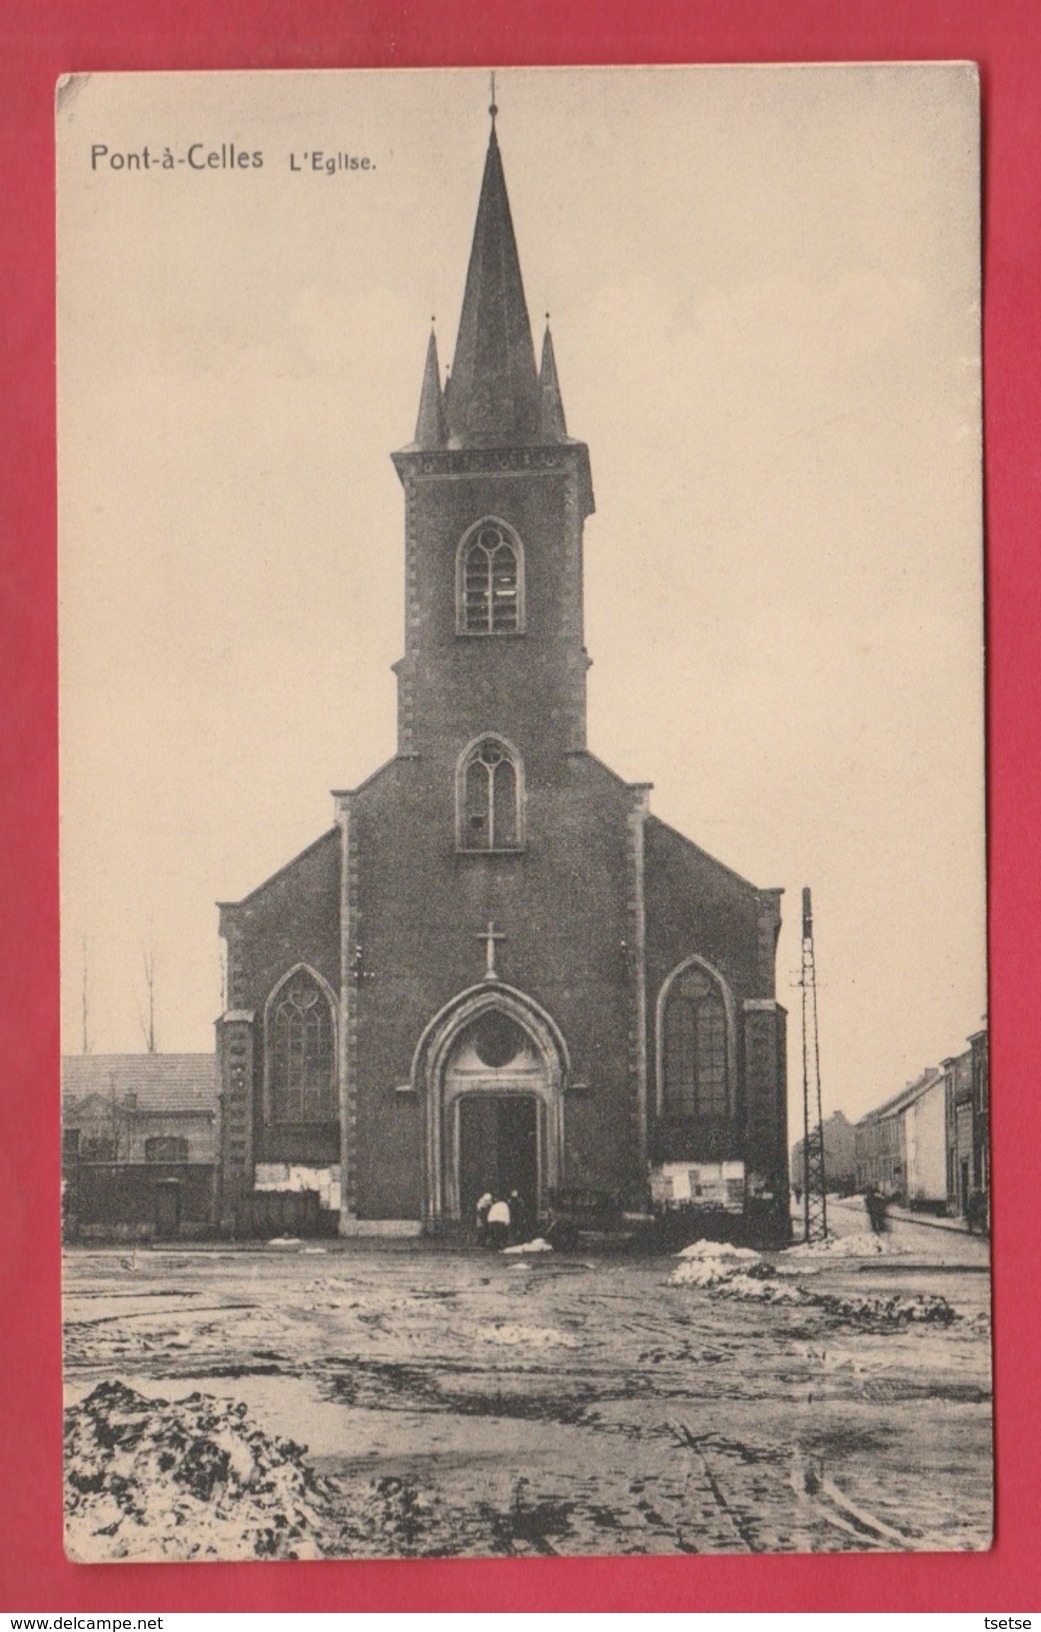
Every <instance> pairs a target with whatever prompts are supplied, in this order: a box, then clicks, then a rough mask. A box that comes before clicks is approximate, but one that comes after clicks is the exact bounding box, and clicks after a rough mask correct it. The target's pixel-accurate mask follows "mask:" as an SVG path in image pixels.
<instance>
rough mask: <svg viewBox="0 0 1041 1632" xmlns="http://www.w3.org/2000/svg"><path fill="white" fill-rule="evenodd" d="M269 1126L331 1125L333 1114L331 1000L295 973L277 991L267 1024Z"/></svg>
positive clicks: (309, 978) (309, 977)
mask: <svg viewBox="0 0 1041 1632" xmlns="http://www.w3.org/2000/svg"><path fill="white" fill-rule="evenodd" d="M267 1047H268V1106H269V1114H270V1119H271V1121H272V1122H330V1121H332V1120H333V1119H334V1118H335V1117H336V1115H337V1095H336V1048H335V1033H334V1030H333V1016H332V1009H331V1006H330V1003H329V998H328V996H327V995H326V993H325V991H324V989H323V988H322V986H321V985H320V984H319V982H318V981H317V980H316V979H315V977H314V976H313V975H312V974H311V973H310V972H309V971H308V970H306V969H297V970H295V971H294V973H293V974H292V975H290V976H289V978H288V979H287V980H286V981H285V982H284V984H283V985H282V987H281V988H280V989H279V991H278V992H276V994H275V997H274V999H273V1001H272V1003H271V1005H270V1008H269V1011H268V1020H267Z"/></svg>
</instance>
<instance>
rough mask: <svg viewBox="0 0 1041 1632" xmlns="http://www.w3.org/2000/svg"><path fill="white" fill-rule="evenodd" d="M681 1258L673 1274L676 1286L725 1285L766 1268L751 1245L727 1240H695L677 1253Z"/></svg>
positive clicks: (673, 1281)
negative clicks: (739, 1244)
mask: <svg viewBox="0 0 1041 1632" xmlns="http://www.w3.org/2000/svg"><path fill="white" fill-rule="evenodd" d="M676 1256H677V1258H679V1259H680V1260H681V1262H680V1263H679V1264H677V1266H676V1268H675V1269H674V1270H673V1272H672V1274H671V1275H670V1276H669V1280H670V1281H671V1283H672V1285H673V1286H705V1287H713V1286H721V1285H723V1284H724V1282H730V1281H733V1280H734V1279H735V1277H736V1276H739V1275H740V1276H742V1277H744V1278H745V1279H747V1278H748V1277H749V1274H750V1272H751V1271H752V1270H754V1269H759V1268H765V1266H764V1265H763V1260H762V1259H761V1258H760V1256H759V1254H758V1253H757V1252H753V1251H752V1249H751V1248H750V1247H732V1246H731V1245H730V1244H729V1242H726V1241H695V1242H694V1243H693V1245H692V1246H689V1247H684V1249H683V1251H682V1252H678V1253H677V1254H676Z"/></svg>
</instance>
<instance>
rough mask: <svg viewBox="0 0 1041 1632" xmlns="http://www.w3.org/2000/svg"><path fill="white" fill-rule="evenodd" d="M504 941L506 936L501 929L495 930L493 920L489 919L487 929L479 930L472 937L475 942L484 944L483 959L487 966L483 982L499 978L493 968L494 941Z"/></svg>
mask: <svg viewBox="0 0 1041 1632" xmlns="http://www.w3.org/2000/svg"><path fill="white" fill-rule="evenodd" d="M505 939H506V936H505V934H504V933H503V931H502V930H501V929H496V927H495V919H494V918H489V920H488V928H487V929H482V930H479V931H478V932H477V934H476V935H475V936H474V940H475V941H484V943H485V957H486V959H487V965H486V967H485V971H484V978H485V980H498V978H499V976H498V972H497V970H496V968H495V943H496V941H504V940H505Z"/></svg>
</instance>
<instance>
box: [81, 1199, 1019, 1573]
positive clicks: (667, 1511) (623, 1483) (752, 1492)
mask: <svg viewBox="0 0 1041 1632" xmlns="http://www.w3.org/2000/svg"><path fill="white" fill-rule="evenodd" d="M833 1222H834V1225H835V1227H837V1229H838V1230H839V1231H840V1232H841V1231H843V1230H846V1231H848V1230H851V1229H856V1230H861V1229H862V1228H863V1211H862V1208H860V1207H859V1206H858V1204H853V1205H852V1206H851V1207H848V1208H846V1209H836V1211H835V1214H834V1219H833ZM897 1233H898V1236H899V1241H900V1244H901V1245H904V1246H908V1245H909V1247H910V1251H911V1256H909V1257H905V1258H897V1257H893V1258H887V1259H884V1260H881V1261H879V1262H877V1263H876V1262H872V1263H871V1264H870V1265H867V1266H862V1265H861V1264H859V1263H858V1262H856V1261H849V1262H843V1263H839V1264H829V1265H828V1266H827V1267H826V1268H825V1269H823V1270H821V1271H819V1272H817V1273H816V1274H812V1275H811V1274H809V1273H807V1274H806V1275H805V1278H804V1283H803V1284H805V1285H806V1286H807V1287H811V1286H812V1288H813V1289H814V1290H815V1291H821V1292H824V1291H826V1292H829V1293H834V1294H836V1296H838V1297H841V1296H843V1295H845V1294H848V1293H855V1294H858V1295H859V1294H863V1293H864V1292H865V1291H868V1290H872V1289H874V1290H877V1291H882V1292H884V1293H886V1294H891V1293H893V1292H894V1291H900V1292H913V1291H924V1292H930V1293H939V1294H942V1295H943V1296H944V1297H946V1298H947V1299H948V1301H949V1302H950V1303H951V1304H952V1305H953V1306H954V1308H955V1309H956V1311H957V1313H958V1315H959V1317H960V1318H959V1319H958V1320H957V1321H956V1322H955V1323H954V1324H953V1325H951V1326H948V1327H945V1328H944V1327H932V1326H918V1327H909V1328H907V1329H903V1330H899V1331H888V1332H887V1331H864V1330H860V1329H857V1328H856V1327H853V1326H850V1325H848V1324H844V1323H843V1322H842V1321H841V1320H839V1319H836V1318H835V1316H834V1315H833V1313H831V1312H829V1310H827V1309H825V1308H820V1307H809V1308H807V1307H784V1306H764V1305H757V1304H755V1303H742V1302H736V1301H733V1300H731V1299H728V1298H726V1297H720V1296H718V1295H715V1294H713V1293H712V1292H709V1291H705V1290H702V1289H700V1288H697V1287H691V1286H673V1285H670V1284H669V1274H670V1272H671V1270H672V1268H673V1267H674V1266H673V1264H672V1262H671V1261H670V1260H668V1259H626V1258H622V1257H599V1258H598V1257H588V1258H583V1257H581V1256H576V1257H573V1258H564V1257H551V1256H548V1255H547V1257H545V1258H540V1259H534V1258H533V1259H516V1258H512V1259H511V1258H508V1257H501V1256H498V1255H495V1256H492V1255H489V1254H485V1253H478V1252H472V1253H461V1252H449V1251H439V1250H433V1249H431V1248H428V1247H425V1246H423V1247H421V1246H417V1245H415V1244H408V1245H406V1244H404V1243H403V1244H401V1245H398V1246H396V1247H394V1248H391V1247H389V1246H384V1247H382V1248H380V1247H375V1246H371V1245H366V1244H362V1243H351V1244H350V1245H349V1246H348V1247H347V1248H345V1249H342V1250H341V1249H340V1247H339V1246H338V1244H335V1243H330V1244H329V1245H328V1247H327V1248H325V1249H321V1248H317V1247H315V1246H311V1247H310V1249H309V1250H293V1251H285V1250H283V1251H279V1250H277V1249H271V1248H268V1249H266V1250H264V1249H259V1250H256V1251H216V1250H214V1251H206V1250H201V1249H200V1250H180V1251H172V1250H171V1251H163V1250H160V1249H156V1250H152V1251H145V1252H138V1253H136V1254H133V1255H131V1256H128V1254H127V1253H126V1251H125V1250H117V1249H105V1250H103V1251H101V1250H87V1249H74V1250H72V1251H70V1252H69V1254H68V1256H67V1261H66V1300H67V1301H66V1318H67V1335H66V1351H67V1352H66V1378H67V1385H68V1391H69V1397H70V1400H72V1399H79V1398H81V1397H82V1396H83V1395H84V1394H85V1393H86V1392H87V1391H88V1390H89V1389H90V1388H92V1387H93V1385H94V1384H95V1383H96V1382H97V1381H99V1380H101V1379H107V1378H119V1379H121V1380H123V1381H125V1382H127V1383H129V1384H130V1385H131V1386H132V1387H133V1388H135V1389H137V1390H139V1391H140V1392H142V1393H145V1394H149V1395H154V1396H162V1397H165V1398H167V1399H176V1398H178V1397H179V1396H180V1395H184V1394H187V1393H189V1392H191V1391H192V1390H202V1391H204V1392H206V1393H209V1394H213V1395H215V1396H218V1397H223V1398H229V1399H232V1400H235V1401H244V1402H245V1403H246V1405H247V1407H248V1409H249V1412H250V1415H251V1417H252V1418H253V1419H255V1420H256V1422H257V1423H258V1424H259V1425H260V1426H261V1427H262V1428H264V1429H265V1430H266V1431H267V1432H268V1433H278V1434H282V1435H289V1436H291V1437H292V1438H293V1439H296V1440H298V1441H302V1442H303V1443H305V1444H306V1445H307V1446H308V1447H309V1453H308V1460H309V1462H310V1464H311V1465H312V1466H313V1467H314V1468H315V1469H316V1470H317V1471H319V1472H321V1473H324V1474H331V1475H333V1476H334V1477H335V1478H336V1479H337V1480H338V1481H339V1482H340V1486H341V1488H342V1489H344V1490H345V1491H351V1490H358V1491H362V1490H363V1491H364V1492H365V1498H366V1505H365V1513H366V1520H365V1525H366V1529H365V1533H364V1535H359V1534H358V1532H357V1527H355V1530H354V1532H353V1539H352V1540H351V1541H350V1542H349V1543H346V1542H344V1541H343V1540H342V1539H341V1540H339V1541H337V1542H336V1543H335V1545H336V1546H337V1547H339V1548H341V1549H342V1550H344V1551H347V1552H351V1553H356V1554H364V1555H367V1556H387V1555H420V1554H422V1555H426V1554H437V1555H459V1554H463V1555H468V1556H473V1555H477V1554H499V1555H502V1554H508V1555H532V1554H555V1553H565V1554H566V1553H675V1552H760V1551H766V1552H775V1551H819V1552H833V1551H848V1550H865V1549H866V1550H892V1549H895V1548H918V1549H938V1548H981V1547H986V1546H987V1545H988V1544H989V1535H990V1511H991V1406H990V1341H989V1326H988V1319H987V1310H988V1303H989V1278H988V1276H987V1275H986V1274H985V1273H981V1272H980V1271H982V1270H984V1269H985V1266H986V1248H985V1247H984V1246H983V1245H982V1244H981V1243H979V1242H977V1241H969V1240H968V1239H967V1238H965V1237H964V1236H959V1235H952V1234H951V1232H945V1231H942V1230H939V1229H929V1228H927V1227H924V1226H923V1227H919V1226H915V1225H906V1226H899V1227H898V1232H897Z"/></svg>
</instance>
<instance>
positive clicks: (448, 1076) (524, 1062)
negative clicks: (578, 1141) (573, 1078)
mask: <svg viewBox="0 0 1041 1632" xmlns="http://www.w3.org/2000/svg"><path fill="white" fill-rule="evenodd" d="M566 1073H567V1050H566V1048H565V1045H564V1040H563V1038H562V1037H561V1035H560V1032H559V1031H558V1029H557V1027H556V1026H555V1024H554V1023H553V1021H552V1020H551V1019H550V1017H549V1016H548V1015H547V1014H546V1013H545V1011H544V1010H542V1009H541V1008H539V1006H538V1005H537V1004H535V1003H533V1002H532V1001H531V999H530V998H527V997H525V996H524V995H523V994H522V993H520V992H516V991H514V990H513V989H512V988H510V987H507V986H503V985H502V984H501V983H500V982H498V981H495V982H486V983H484V984H482V985H481V986H480V987H477V988H475V989H473V990H471V991H469V992H464V993H462V994H461V995H460V996H459V997H458V998H456V999H455V1000H454V1001H453V1002H452V1003H450V1004H448V1005H447V1007H446V1008H445V1009H443V1010H442V1011H441V1013H440V1014H439V1015H437V1016H435V1018H434V1020H432V1021H431V1023H430V1025H429V1026H428V1027H427V1029H426V1031H425V1032H424V1034H423V1037H422V1038H421V1039H420V1043H419V1047H418V1048H417V1050H416V1056H415V1060H414V1062H413V1078H412V1080H413V1084H414V1086H415V1088H416V1090H417V1092H419V1093H420V1094H421V1095H422V1100H423V1107H424V1121H425V1141H424V1213H425V1216H426V1218H427V1219H429V1220H436V1219H460V1218H461V1219H468V1218H471V1217H472V1216H473V1211H474V1207H475V1205H476V1202H477V1198H478V1196H480V1195H481V1194H482V1193H483V1191H485V1190H492V1191H495V1192H500V1193H504V1194H506V1195H508V1194H509V1193H510V1191H511V1190H516V1191H517V1192H518V1193H519V1194H520V1195H521V1197H522V1198H523V1200H524V1203H525V1205H526V1207H527V1209H528V1211H529V1216H534V1215H535V1214H536V1213H537V1212H539V1211H540V1210H541V1209H542V1207H543V1206H544V1204H545V1198H546V1194H547V1192H548V1191H549V1190H551V1189H554V1188H555V1187H556V1186H558V1185H559V1183H560V1172H561V1163H562V1153H563V1137H564V1128H563V1099H562V1090H563V1086H564V1081H565V1078H566Z"/></svg>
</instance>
